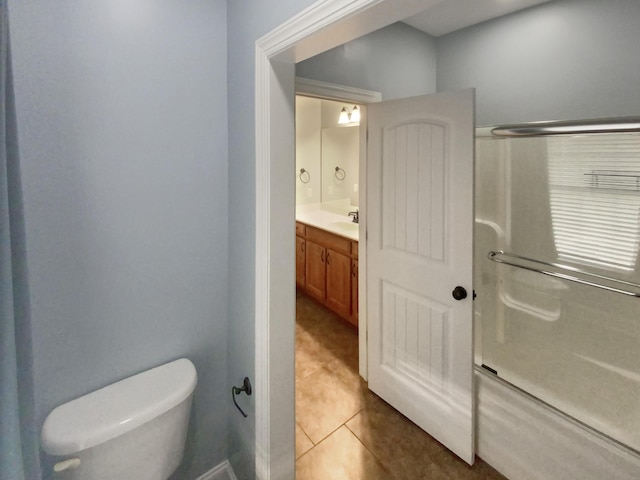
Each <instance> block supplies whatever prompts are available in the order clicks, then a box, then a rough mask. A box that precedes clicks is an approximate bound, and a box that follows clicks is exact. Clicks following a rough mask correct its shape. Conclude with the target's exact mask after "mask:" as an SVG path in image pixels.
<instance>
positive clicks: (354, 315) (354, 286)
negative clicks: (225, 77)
mask: <svg viewBox="0 0 640 480" xmlns="http://www.w3.org/2000/svg"><path fill="white" fill-rule="evenodd" d="M349 321H350V322H351V323H353V324H354V325H355V326H356V327H357V326H358V260H357V259H355V258H353V259H351V316H350V317H349Z"/></svg>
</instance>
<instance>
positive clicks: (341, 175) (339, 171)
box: [334, 167, 347, 180]
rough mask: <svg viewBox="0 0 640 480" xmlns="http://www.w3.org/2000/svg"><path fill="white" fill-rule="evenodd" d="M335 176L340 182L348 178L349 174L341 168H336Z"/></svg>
mask: <svg viewBox="0 0 640 480" xmlns="http://www.w3.org/2000/svg"><path fill="white" fill-rule="evenodd" d="M334 175H335V177H336V178H337V179H338V180H344V178H345V177H346V176H347V172H345V171H344V170H343V169H342V168H340V167H336V173H334Z"/></svg>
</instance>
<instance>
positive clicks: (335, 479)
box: [296, 426, 393, 480]
mask: <svg viewBox="0 0 640 480" xmlns="http://www.w3.org/2000/svg"><path fill="white" fill-rule="evenodd" d="M392 479H393V476H392V475H391V474H390V473H389V472H388V471H387V470H386V469H385V468H384V467H383V466H382V465H381V464H380V463H379V462H378V461H377V460H376V459H375V457H374V456H373V455H372V454H371V452H369V451H368V450H367V449H366V448H365V447H364V445H362V443H360V442H359V441H358V439H357V438H356V437H355V436H354V435H353V434H352V433H351V432H350V431H349V430H348V429H347V428H346V427H344V426H343V427H341V428H340V429H339V430H337V431H335V432H334V433H333V434H332V435H330V436H329V437H327V438H326V439H325V440H324V441H322V443H320V444H318V445H316V446H315V447H314V448H313V449H312V450H310V451H309V452H307V453H306V454H305V455H303V456H302V457H300V459H298V461H297V462H296V480H392Z"/></svg>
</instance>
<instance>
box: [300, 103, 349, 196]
mask: <svg viewBox="0 0 640 480" xmlns="http://www.w3.org/2000/svg"><path fill="white" fill-rule="evenodd" d="M353 107H354V105H353V104H347V103H345V102H336V101H333V100H321V99H317V98H312V97H304V96H301V95H297V96H296V205H305V204H313V203H318V204H319V203H323V204H327V203H329V204H340V205H342V204H344V205H346V206H357V205H358V178H359V168H358V167H359V152H360V144H359V142H360V140H359V139H360V127H359V122H352V123H347V124H344V125H339V124H338V119H339V117H340V112H341V110H342V109H343V108H344V109H346V110H348V112H349V113H350V112H351V110H352V109H353Z"/></svg>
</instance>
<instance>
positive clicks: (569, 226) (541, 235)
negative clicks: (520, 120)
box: [474, 120, 640, 452]
mask: <svg viewBox="0 0 640 480" xmlns="http://www.w3.org/2000/svg"><path fill="white" fill-rule="evenodd" d="M612 123H615V122H611V121H609V122H605V123H604V124H602V125H595V126H593V124H594V122H586V123H584V124H583V128H582V129H580V128H578V129H571V128H570V126H568V125H560V127H562V128H557V129H556V130H554V129H544V128H542V129H538V128H537V126H536V124H533V129H531V128H528V129H520V130H518V129H515V130H501V131H497V130H495V129H494V131H493V133H491V131H490V129H486V130H483V129H481V130H479V134H478V138H477V142H476V144H477V158H476V197H475V198H476V224H475V247H474V248H475V252H474V254H475V274H474V275H475V280H474V283H475V289H476V293H477V298H476V300H475V303H474V306H475V328H476V362H477V364H478V365H482V366H483V367H484V368H486V369H487V370H488V371H491V372H493V373H494V374H496V375H497V376H498V377H499V378H500V379H502V380H504V381H506V382H508V383H510V384H512V385H513V386H515V387H517V388H519V389H521V390H523V391H525V392H527V393H529V394H530V395H532V396H534V397H536V398H538V399H540V400H541V401H543V402H545V403H547V404H548V405H551V406H552V407H554V408H556V409H557V410H559V411H561V412H563V413H565V414H567V415H569V416H570V417H572V418H573V419H575V420H577V421H578V422H580V423H582V424H584V425H587V426H589V427H591V428H593V429H595V430H597V431H598V432H600V433H602V434H604V435H606V436H608V437H610V438H612V439H614V440H616V441H617V442H620V443H621V444H623V445H625V446H627V447H629V448H630V449H632V450H635V451H637V452H638V451H640V259H639V257H640V255H639V249H640V133H637V131H636V132H634V131H620V130H621V129H619V128H616V127H615V125H614V126H611V125H612ZM632 123H633V122H629V121H628V120H627V121H626V125H627V128H626V130H634V128H635V130H637V129H638V126H640V125H638V124H635V127H629V125H631V124H632ZM585 125H586V126H587V127H589V126H591V128H587V127H585ZM556 126H557V125H556ZM530 127H531V126H530ZM603 130H604V131H607V130H610V131H609V132H607V133H590V132H595V131H599V132H601V131H603ZM622 130H625V128H624V127H623V128H622ZM496 133H498V134H499V135H498V136H496ZM549 133H551V135H549ZM558 133H562V134H560V135H558Z"/></svg>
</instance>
